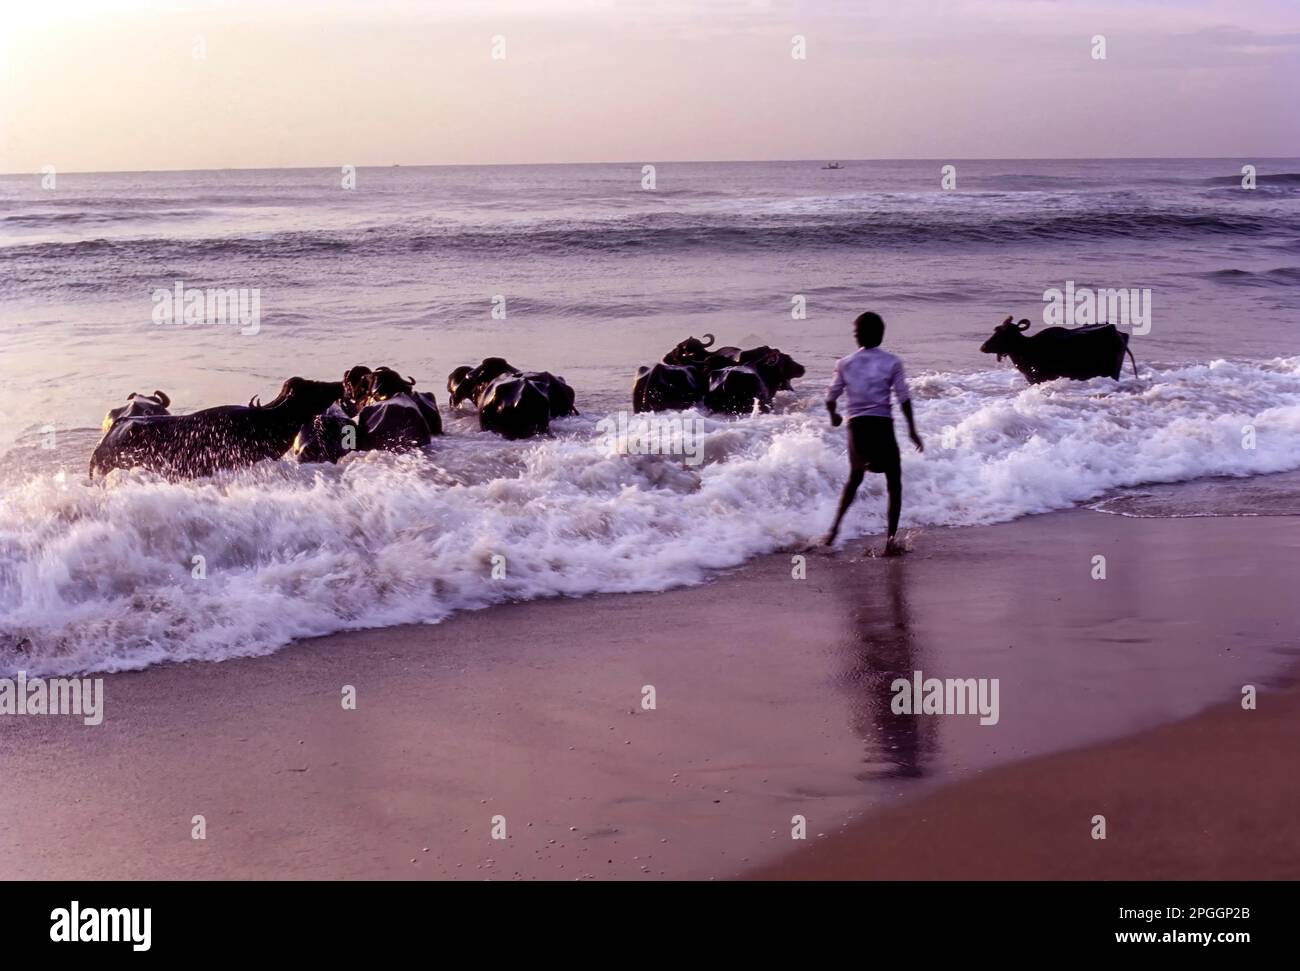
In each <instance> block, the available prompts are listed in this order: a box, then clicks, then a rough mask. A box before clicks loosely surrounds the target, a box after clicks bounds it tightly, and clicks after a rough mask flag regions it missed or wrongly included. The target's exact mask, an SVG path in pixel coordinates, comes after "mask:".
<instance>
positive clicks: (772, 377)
mask: <svg viewBox="0 0 1300 971" xmlns="http://www.w3.org/2000/svg"><path fill="white" fill-rule="evenodd" d="M722 350H723V351H726V350H730V348H723V349H722ZM719 353H721V351H720V352H719ZM735 361H736V363H737V364H745V365H748V366H749V367H752V368H753V369H754V370H755V371H757V372H758V375H759V377H761V378H762V379H763V383H764V384H765V385H767V387H768V389H769V390H770V391H771V392H772V393H773V394H776V392H778V391H793V390H794V389H793V388H792V387H790V381H791V379H793V378H801V377H803V376H804V374H805V371H804V366H803V365H802V364H800V363H799V362H798V361H796V360H795V359H794V358H792V357H791V356H790V355H789V354H782V353H781V352H780V351H779V350H777V349H776V348H775V347H768V346H767V345H766V344H764V345H763V346H762V347H753V348H750V349H749V350H747V351H740V352H739V353H737V354H736V355H735Z"/></svg>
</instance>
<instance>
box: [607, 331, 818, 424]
mask: <svg viewBox="0 0 1300 971" xmlns="http://www.w3.org/2000/svg"><path fill="white" fill-rule="evenodd" d="M713 342H714V337H713V335H712V334H705V335H704V339H703V340H700V339H698V338H695V337H688V338H687V339H686V340H684V341H682V342H681V343H680V344H678V345H677V346H676V347H674V348H673V349H672V350H671V351H669V352H668V353H667V354H665V355H664V358H663V361H662V363H660V364H656V365H654V366H652V367H641V368H639V369H638V370H637V376H636V379H635V381H634V382H633V384H632V408H633V410H634V411H638V412H642V411H664V410H675V409H683V408H693V407H695V406H697V405H702V406H704V407H705V408H708V409H709V410H711V411H719V412H726V413H730V414H745V413H748V412H750V411H752V410H753V409H754V407H755V405H756V404H757V406H758V408H759V410H761V411H768V410H770V408H771V405H772V398H773V397H774V396H775V394H776V392H778V391H789V390H792V389H791V387H790V381H791V380H792V379H794V378H799V377H803V375H804V368H803V365H801V364H799V363H798V362H797V361H795V360H794V358H792V357H790V355H789V354H783V353H781V351H780V350H778V349H776V348H774V347H767V346H766V345H764V346H762V347H755V348H751V349H750V350H741V349H740V348H739V347H719V348H716V349H715V348H714V347H713Z"/></svg>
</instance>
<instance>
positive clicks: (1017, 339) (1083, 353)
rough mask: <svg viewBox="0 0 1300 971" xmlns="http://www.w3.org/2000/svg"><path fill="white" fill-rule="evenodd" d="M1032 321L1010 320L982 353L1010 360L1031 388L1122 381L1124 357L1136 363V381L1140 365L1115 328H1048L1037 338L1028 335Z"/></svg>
mask: <svg viewBox="0 0 1300 971" xmlns="http://www.w3.org/2000/svg"><path fill="white" fill-rule="evenodd" d="M1028 329H1029V321H1028V320H1022V321H1020V323H1019V324H1013V323H1012V322H1011V318H1010V317H1008V318H1007V319H1006V320H1004V321H1003V322H1002V323H1000V324H999V325H998V326H997V328H996V329H995V330H994V331H993V336H992V337H990V338H989V339H988V340H986V341H985V342H984V344H983V345H982V346H981V347H980V351H982V352H983V353H985V354H996V355H997V356H998V360H999V361H1001V360H1002V358H1003V357H1009V358H1011V363H1012V364H1014V365H1015V366H1016V370H1017V371H1019V372H1020V373H1021V374H1023V375H1024V376H1025V378H1026V380H1028V381H1029V383H1030V384H1041V383H1043V382H1044V381H1055V380H1056V379H1057V378H1070V379H1072V380H1075V381H1087V380H1088V379H1090V378H1102V377H1108V378H1112V379H1114V380H1116V381H1118V380H1119V376H1120V373H1121V372H1122V371H1123V370H1124V355H1125V354H1128V357H1129V360H1130V361H1133V376H1134V377H1137V361H1134V360H1133V352H1132V351H1130V350H1129V349H1128V334H1121V333H1120V332H1119V330H1117V329H1116V327H1115V325H1114V324H1092V325H1091V326H1088V327H1075V328H1067V327H1048V328H1046V329H1045V330H1040V331H1039V332H1038V333H1037V334H1030V335H1026V334H1025V333H1024V332H1025V331H1026V330H1028Z"/></svg>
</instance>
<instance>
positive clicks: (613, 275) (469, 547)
mask: <svg viewBox="0 0 1300 971" xmlns="http://www.w3.org/2000/svg"><path fill="white" fill-rule="evenodd" d="M1246 163H1252V164H1254V165H1255V166H1256V167H1257V169H1258V176H1257V182H1256V185H1255V188H1253V189H1250V190H1247V189H1244V188H1243V187H1242V175H1241V169H1242V165H1243V164H1246ZM946 164H949V163H948V162H941V161H933V162H930V161H908V162H855V161H846V162H844V163H843V168H841V169H838V170H828V169H824V168H822V166H821V164H820V163H816V162H762V163H758V162H755V163H698V164H686V163H681V164H674V163H663V164H657V165H655V166H654V171H653V188H646V187H645V186H646V185H647V178H648V176H647V173H646V171H645V170H644V168H643V166H641V165H640V164H602V165H546V166H481V167H406V166H403V167H398V166H394V167H391V168H362V169H359V170H357V171H356V172H355V173H354V176H355V186H354V187H352V188H344V187H343V183H344V181H345V177H346V175H345V173H344V172H342V171H341V170H340V169H337V168H335V169H326V168H322V169H293V170H263V171H257V170H231V171H204V172H163V173H117V174H76V173H66V174H65V173H59V174H57V175H56V177H55V183H54V185H53V186H52V187H43V185H42V177H41V176H40V175H38V174H33V175H8V176H0V298H2V303H0V334H2V335H3V340H4V346H5V362H6V367H5V369H4V373H5V381H4V382H2V383H0V407H2V408H3V413H4V414H6V415H7V416H8V420H7V421H6V423H5V425H4V426H3V429H2V430H0V451H2V452H3V458H4V460H3V462H0V675H7V674H10V673H12V672H15V671H18V670H25V671H27V672H28V673H29V674H65V673H74V672H75V673H81V672H90V671H115V670H130V669H138V668H142V667H147V666H149V665H151V664H156V663H161V662H166V661H179V660H209V661H219V660H222V659H225V658H230V657H236V656H251V655H259V654H265V653H268V652H271V651H274V650H277V649H280V648H282V647H284V646H285V645H287V644H289V643H290V642H291V641H292V640H294V639H295V638H301V637H306V636H312V635H319V634H326V633H331V632H334V631H340V630H350V629H360V628H371V627H380V626H386V625H392V624H398V623H407V622H436V621H438V620H441V619H443V618H445V617H447V616H448V615H450V614H451V613H453V612H454V611H457V610H463V609H476V608H482V607H488V606H490V605H492V604H496V603H501V602H504V601H510V600H520V599H529V598H536V597H545V596H560V595H563V596H581V595H588V594H593V593H600V592H623V591H654V590H663V589H667V588H669V587H673V586H677V585H682V584H692V583H699V582H703V581H705V580H707V579H708V578H709V577H710V576H712V575H715V574H716V573H717V571H719V570H724V569H727V568H731V567H735V566H738V565H740V564H743V563H744V562H745V561H747V560H748V559H750V558H752V557H754V556H757V555H760V554H763V553H768V552H772V551H776V550H782V549H790V548H795V547H798V546H800V545H802V544H805V543H807V542H808V541H809V540H810V539H812V538H814V537H817V536H819V535H821V534H822V533H824V532H825V530H826V528H827V526H828V524H829V521H830V518H831V516H832V514H833V511H834V505H835V501H836V498H837V496H838V492H839V489H840V487H841V485H842V482H843V478H844V474H845V441H844V432H843V429H838V430H836V429H831V428H830V427H829V424H828V422H827V421H826V418H825V413H824V410H823V408H822V404H821V403H822V400H823V392H824V389H825V386H826V383H827V380H828V379H829V375H830V370H831V367H832V365H833V363H834V361H835V360H836V358H838V357H840V356H842V355H843V354H846V353H848V352H849V351H850V350H852V346H853V345H852V338H851V334H850V325H851V321H852V319H853V317H854V316H855V315H856V314H857V313H859V312H860V311H862V310H866V309H874V310H877V311H878V312H880V313H881V314H882V315H883V316H884V317H885V320H886V322H887V325H888V332H887V334H886V339H885V346H886V347H887V348H889V349H891V350H893V351H894V352H896V353H898V354H899V355H900V356H901V357H902V358H903V360H904V362H905V364H906V366H907V369H908V374H909V379H910V382H911V385H912V389H913V393H914V396H915V401H916V412H917V418H918V423H919V425H920V428H921V431H922V434H923V435H924V436H925V437H926V440H927V449H926V452H925V454H924V455H923V456H922V455H917V454H915V453H913V452H912V451H911V450H910V449H907V448H905V449H904V456H903V462H904V483H905V497H904V509H903V526H904V529H909V530H913V531H918V530H919V531H920V535H919V537H918V538H917V539H916V540H915V542H921V543H923V542H924V530H925V529H927V528H933V527H942V526H956V525H961V526H976V527H977V526H980V525H984V524H990V523H997V522H1004V521H1007V520H1011V519H1014V518H1017V517H1020V516H1025V515H1030V514H1035V513H1043V512H1048V511H1051V510H1056V509H1063V508H1068V507H1071V506H1075V505H1079V504H1087V505H1090V506H1092V507H1094V508H1096V509H1097V510H1098V511H1099V512H1110V513H1119V514H1123V515H1155V516H1164V515H1180V516H1182V515H1188V516H1200V515H1267V514H1270V513H1279V512H1288V513H1294V512H1297V511H1300V489H1297V488H1296V487H1295V485H1294V484H1293V483H1294V482H1295V477H1287V476H1281V477H1278V476H1274V475H1272V474H1274V473H1286V472H1294V471H1296V470H1300V326H1298V321H1300V160H1295V159H1280V160H1278V159H1275V160H1248V159H1247V160H1131V161H1129V160H1106V161H966V162H963V161H956V162H952V163H951V164H953V165H954V166H955V169H956V185H955V187H954V188H951V189H945V188H943V187H942V186H941V177H942V173H941V168H942V166H944V165H946ZM47 181H48V180H47ZM177 283H181V284H182V285H183V286H185V287H187V288H188V287H196V288H211V287H221V288H257V289H258V291H259V293H260V311H261V316H260V326H259V327H258V328H257V329H256V333H241V330H240V328H238V327H235V326H230V325H222V324H191V325H186V324H183V323H161V324H160V323H156V322H155V321H154V319H153V310H154V306H155V304H154V300H153V295H154V293H155V292H156V291H158V290H160V289H162V290H171V289H172V288H173V287H174V286H175V285H176V284H177ZM1067 284H1071V285H1073V286H1075V287H1076V288H1119V287H1124V288H1141V289H1144V290H1149V291H1150V297H1151V319H1150V320H1149V321H1147V322H1145V323H1144V325H1143V327H1142V328H1141V332H1139V329H1138V328H1134V330H1133V337H1132V340H1131V345H1130V346H1131V347H1132V350H1133V352H1134V354H1135V356H1136V358H1137V362H1138V366H1139V370H1140V376H1139V377H1138V378H1137V379H1135V378H1134V377H1133V375H1132V373H1131V371H1128V370H1127V369H1126V372H1125V374H1124V375H1123V376H1122V377H1121V379H1120V380H1119V381H1112V380H1110V379H1108V378H1099V379H1095V380H1093V381H1087V382H1054V383H1050V384H1045V385H1040V386H1036V387H1030V386H1028V385H1027V384H1026V383H1025V381H1024V379H1023V378H1022V377H1021V376H1020V375H1019V374H1018V373H1017V372H1015V371H1014V370H1013V369H1012V368H1011V366H1010V363H1009V362H1003V363H1001V364H999V363H998V362H996V361H995V360H994V359H993V358H992V357H991V356H987V355H982V354H980V353H979V346H980V344H981V343H982V341H983V340H984V339H985V338H986V337H987V336H988V335H989V334H990V333H991V332H992V329H993V327H994V326H996V325H997V324H998V323H999V322H1000V321H1001V320H1002V319H1003V318H1004V317H1006V316H1007V315H1008V314H1012V315H1015V317H1016V318H1017V319H1019V318H1021V317H1027V318H1029V319H1030V320H1031V321H1033V322H1034V325H1035V329H1037V327H1039V326H1042V321H1043V312H1044V306H1045V304H1044V294H1045V293H1046V292H1047V291H1049V290H1051V289H1053V288H1057V289H1060V288H1064V287H1066V286H1067ZM705 333H712V334H715V335H716V336H717V338H718V343H719V344H733V345H742V346H753V345H757V344H770V345H773V346H777V347H780V348H781V349H782V350H784V351H786V352H787V353H789V354H792V355H793V356H794V357H795V358H796V359H797V360H799V361H800V362H801V363H803V364H804V365H805V366H806V367H807V369H808V373H807V375H806V377H804V378H803V379H800V380H798V381H796V382H795V391H794V393H792V394H791V393H784V394H782V395H781V396H779V397H778V399H777V403H776V407H775V409H774V411H773V412H772V413H771V414H763V415H753V416H747V417H742V418H728V417H716V416H709V415H703V414H700V415H696V414H694V413H692V414H690V415H688V417H691V418H698V419H699V420H700V421H702V422H703V423H704V424H703V426H702V427H703V428H704V429H705V430H706V432H707V439H706V441H705V451H704V462H703V464H701V465H698V466H696V465H692V464H688V463H685V462H683V461H682V459H681V458H680V457H675V456H654V455H652V456H631V455H621V454H611V453H610V451H609V449H608V448H607V447H606V446H605V442H604V438H603V436H602V434H601V432H600V429H599V424H600V422H601V420H602V419H604V418H606V417H609V416H612V415H615V414H616V413H618V412H619V411H622V410H629V409H630V406H631V395H630V391H631V382H632V378H633V376H634V374H635V371H636V368H637V367H638V366H639V365H642V364H650V363H652V362H653V361H655V360H657V359H658V358H659V357H660V356H662V355H663V354H664V352H665V351H667V350H668V349H669V348H671V347H672V345H674V344H675V343H677V342H678V341H680V340H682V339H683V338H685V337H687V336H691V335H694V336H702V335H703V334H705ZM492 355H497V356H503V357H506V358H508V359H509V360H510V361H511V362H512V363H514V364H516V365H519V366H522V367H526V368H529V369H538V370H549V371H552V372H554V373H556V374H559V375H562V376H563V377H565V379H566V380H568V381H569V383H570V384H571V385H573V386H574V388H575V389H576V391H577V405H578V408H579V410H580V412H581V414H580V415H579V416H578V417H575V418H569V419H564V420H561V421H559V422H557V423H555V425H554V428H553V435H551V436H550V437H547V438H545V439H540V440H536V441H532V442H522V443H520V442H515V443H510V442H504V441H502V440H500V439H498V438H496V437H495V436H493V435H491V434H489V433H484V432H480V431H479V430H478V427H477V422H476V420H475V419H474V418H473V416H472V415H468V414H459V415H455V414H452V413H450V412H449V411H448V410H447V406H446V404H445V402H446V395H445V381H446V376H447V374H448V373H449V372H450V371H451V370H452V369H453V368H455V367H456V366H458V365H461V364H474V363H477V362H478V361H479V360H480V359H481V358H483V357H486V356H492ZM357 363H365V364H368V365H370V366H371V367H376V366H379V365H389V366H392V367H394V368H396V369H397V370H399V371H401V372H402V373H403V374H409V375H412V376H414V377H415V378H416V379H417V382H418V385H417V387H418V388H419V389H422V390H429V391H435V392H436V393H437V395H438V397H439V399H440V402H442V404H443V411H444V419H445V420H446V424H447V430H448V435H446V436H445V437H443V438H440V439H437V440H436V441H435V443H434V444H433V445H432V446H431V447H430V448H429V449H428V450H427V452H422V453H416V454H406V455H391V454H361V455H355V456H352V457H350V458H349V459H348V460H346V461H345V462H344V463H342V464H340V465H339V466H330V467H322V466H298V465H296V464H294V463H292V462H291V461H290V460H282V461H278V462H268V463H263V464H262V465H261V466H259V467H257V468H254V469H251V470H244V471H240V472H234V473H229V474H225V475H221V476H218V477H215V478H212V479H204V480H200V481H195V482H184V483H172V482H166V481H163V480H160V479H158V478H157V477H155V476H151V475H148V474H145V473H142V472H138V471H137V472H117V473H114V474H113V475H111V476H110V477H109V478H108V479H107V480H106V481H101V480H95V481H91V480H89V478H88V477H87V472H86V470H87V461H88V459H89V456H90V452H91V450H92V449H93V447H94V444H95V442H96V441H97V439H98V437H99V434H100V422H101V421H102V419H103V416H104V413H105V411H106V410H107V409H109V408H110V407H115V406H117V405H120V404H122V403H124V400H125V396H126V395H127V394H128V393H129V392H131V391H140V392H149V391H153V390H154V389H155V388H158V389H162V390H163V391H165V392H166V393H167V394H168V395H170V397H171V399H172V410H173V411H174V412H181V411H189V410H194V409H198V408H204V407H209V406H212V405H217V404H229V403H241V404H242V403H245V402H247V401H248V400H249V398H251V397H252V396H253V395H255V394H257V395H260V396H261V397H262V398H263V399H264V400H269V399H270V398H271V397H273V396H274V394H275V392H276V390H277V389H278V388H279V386H280V384H281V383H282V382H283V381H284V379H286V378H288V377H290V376H291V375H294V374H300V375H303V376H306V377H311V378H318V379H325V378H328V379H337V378H338V377H339V376H340V375H341V374H342V372H343V371H344V369H345V368H347V367H349V366H351V365H353V364H357ZM1270 476H1271V477H1270ZM873 478H876V477H873ZM1174 483H1195V485H1193V486H1190V487H1186V488H1180V489H1172V488H1171V484H1174ZM880 491H881V483H880V482H879V481H874V482H871V481H869V483H868V485H867V486H866V487H864V494H863V499H862V500H860V501H859V503H858V504H857V505H856V506H855V508H854V510H853V511H852V512H851V514H850V516H849V518H848V520H847V521H846V523H845V529H844V535H845V536H854V535H863V534H867V533H872V532H878V531H879V530H880V529H881V527H882V524H883V514H884V503H883V500H882V499H881V497H880ZM196 558H198V559H196ZM494 564H495V565H498V566H503V567H504V570H502V569H500V568H498V569H495V570H494Z"/></svg>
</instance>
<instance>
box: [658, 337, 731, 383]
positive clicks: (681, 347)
mask: <svg viewBox="0 0 1300 971" xmlns="http://www.w3.org/2000/svg"><path fill="white" fill-rule="evenodd" d="M704 337H705V339H704V340H699V339H697V338H695V337H688V338H686V340H684V341H682V342H681V343H680V344H678V345H677V346H676V347H674V348H673V349H672V350H671V351H669V352H668V353H667V354H665V355H664V357H663V362H664V363H665V364H677V365H685V366H687V367H696V368H701V369H703V371H704V372H705V373H706V374H707V373H708V372H709V371H714V370H717V369H718V368H724V367H728V366H729V365H732V364H735V363H736V361H735V360H734V359H733V358H732V357H731V356H730V355H729V354H727V353H725V352H727V351H731V352H736V353H738V352H739V350H740V349H739V348H737V347H720V348H718V350H716V351H711V350H709V348H710V347H712V346H713V342H714V340H715V339H716V338H714V336H713V335H712V334H705V335H704Z"/></svg>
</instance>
